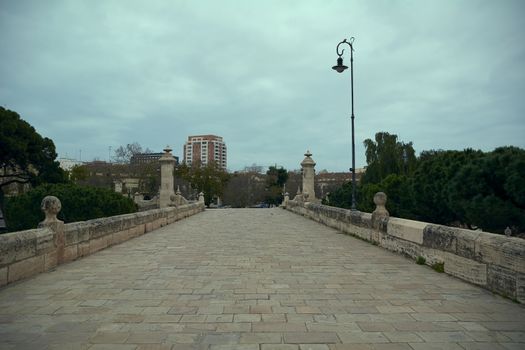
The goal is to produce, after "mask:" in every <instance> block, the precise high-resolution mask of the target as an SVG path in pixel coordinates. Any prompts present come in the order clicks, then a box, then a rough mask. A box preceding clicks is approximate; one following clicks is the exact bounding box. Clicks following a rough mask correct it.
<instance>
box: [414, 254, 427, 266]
mask: <svg viewBox="0 0 525 350" xmlns="http://www.w3.org/2000/svg"><path fill="white" fill-rule="evenodd" d="M426 262H427V260H426V259H425V258H424V257H422V256H421V255H420V256H418V257H417V259H416V264H418V265H425V263H426Z"/></svg>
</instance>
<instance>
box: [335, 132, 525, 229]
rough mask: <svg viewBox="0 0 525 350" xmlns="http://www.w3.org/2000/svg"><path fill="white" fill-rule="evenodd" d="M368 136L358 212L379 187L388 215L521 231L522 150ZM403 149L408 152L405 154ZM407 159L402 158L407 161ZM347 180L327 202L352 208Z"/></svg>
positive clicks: (524, 218) (524, 222) (524, 206)
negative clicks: (417, 151) (433, 145)
mask: <svg viewBox="0 0 525 350" xmlns="http://www.w3.org/2000/svg"><path fill="white" fill-rule="evenodd" d="M375 139H376V141H375V142H374V141H371V140H366V141H365V146H366V152H367V154H366V156H367V163H368V167H367V170H366V172H365V175H364V177H363V180H362V182H361V183H360V184H359V186H358V188H357V199H358V200H357V206H358V209H359V210H361V211H366V212H372V211H373V210H374V209H375V205H374V203H373V197H374V195H375V193H377V192H380V191H381V192H385V193H386V194H387V196H388V200H387V203H386V207H387V210H388V211H389V212H390V215H391V216H395V217H402V218H407V219H415V220H420V221H427V222H433V223H437V224H443V225H452V226H460V227H468V228H471V229H473V228H481V229H483V230H485V231H490V232H495V233H503V231H504V230H505V228H506V227H507V226H509V227H510V228H511V229H512V232H513V233H514V234H516V233H523V232H525V150H523V149H520V148H517V147H500V148H497V149H495V150H494V151H492V152H488V153H484V152H482V151H476V150H472V149H466V150H464V151H442V150H437V151H436V150H432V151H424V152H422V153H421V155H420V156H419V158H418V159H417V160H416V159H415V156H414V150H413V148H412V143H408V144H405V143H402V142H398V141H397V136H396V135H390V134H388V133H377V134H376V138H375ZM403 154H407V156H406V157H404V156H403ZM405 159H406V161H405ZM351 193H352V185H351V183H348V184H345V185H343V186H342V187H341V188H340V189H338V190H336V191H333V192H332V193H331V194H330V203H329V204H330V205H334V206H338V207H342V208H350V206H351Z"/></svg>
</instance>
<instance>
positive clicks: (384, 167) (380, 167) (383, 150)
mask: <svg viewBox="0 0 525 350" xmlns="http://www.w3.org/2000/svg"><path fill="white" fill-rule="evenodd" d="M363 143H364V145H365V149H366V151H365V153H366V163H367V168H366V172H365V174H364V176H363V179H362V183H364V184H366V183H379V182H381V181H382V180H383V179H385V178H386V177H387V176H388V175H391V174H396V175H401V174H403V175H407V174H410V173H412V171H413V170H414V168H415V167H416V154H415V151H414V148H413V147H412V142H409V143H404V142H400V141H398V140H397V135H394V134H389V133H387V132H378V133H376V135H375V141H373V140H371V139H366V140H365V141H364V142H363Z"/></svg>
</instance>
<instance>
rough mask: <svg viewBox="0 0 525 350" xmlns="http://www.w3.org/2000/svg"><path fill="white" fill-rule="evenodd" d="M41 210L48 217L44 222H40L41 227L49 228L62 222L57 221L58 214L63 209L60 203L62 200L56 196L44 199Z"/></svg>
mask: <svg viewBox="0 0 525 350" xmlns="http://www.w3.org/2000/svg"><path fill="white" fill-rule="evenodd" d="M40 209H42V211H43V212H44V214H45V215H46V217H45V219H44V221H42V222H40V223H39V224H38V226H39V227H41V226H47V225H49V224H52V223H56V222H61V221H60V220H58V219H57V214H58V213H59V212H60V210H61V209H62V203H60V199H58V198H57V197H55V196H46V197H44V199H42V203H41V204H40Z"/></svg>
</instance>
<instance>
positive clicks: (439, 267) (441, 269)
mask: <svg viewBox="0 0 525 350" xmlns="http://www.w3.org/2000/svg"><path fill="white" fill-rule="evenodd" d="M432 268H433V269H434V270H435V271H437V272H439V273H443V272H445V263H443V262H439V263H435V264H433V265H432Z"/></svg>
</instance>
